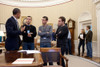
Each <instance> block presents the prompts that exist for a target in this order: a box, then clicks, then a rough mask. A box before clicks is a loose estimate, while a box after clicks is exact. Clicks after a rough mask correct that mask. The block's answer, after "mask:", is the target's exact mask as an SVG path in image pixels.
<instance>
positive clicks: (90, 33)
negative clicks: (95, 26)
mask: <svg viewBox="0 0 100 67" xmlns="http://www.w3.org/2000/svg"><path fill="white" fill-rule="evenodd" d="M92 37H93V33H92V31H90V30H89V31H88V33H87V34H86V43H88V42H92Z"/></svg>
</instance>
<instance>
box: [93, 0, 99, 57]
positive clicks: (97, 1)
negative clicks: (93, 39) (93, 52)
mask: <svg viewBox="0 0 100 67" xmlns="http://www.w3.org/2000/svg"><path fill="white" fill-rule="evenodd" d="M93 2H94V4H95V5H96V16H97V54H98V55H97V57H100V0H94V1H93Z"/></svg>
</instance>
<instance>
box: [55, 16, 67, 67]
mask: <svg viewBox="0 0 100 67" xmlns="http://www.w3.org/2000/svg"><path fill="white" fill-rule="evenodd" d="M65 22H66V19H65V17H63V16H61V17H59V20H58V29H57V31H56V37H57V47H60V48H61V53H62V55H64V52H66V43H67V37H68V27H67V25H65ZM58 64H59V63H58ZM62 66H63V67H65V63H64V59H62Z"/></svg>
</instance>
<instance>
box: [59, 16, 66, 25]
mask: <svg viewBox="0 0 100 67" xmlns="http://www.w3.org/2000/svg"><path fill="white" fill-rule="evenodd" d="M65 22H66V18H65V17H63V16H61V17H59V19H58V26H62V25H64V24H65Z"/></svg>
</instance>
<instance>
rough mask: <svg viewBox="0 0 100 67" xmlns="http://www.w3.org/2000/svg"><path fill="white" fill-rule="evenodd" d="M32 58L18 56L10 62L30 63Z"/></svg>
mask: <svg viewBox="0 0 100 67" xmlns="http://www.w3.org/2000/svg"><path fill="white" fill-rule="evenodd" d="M33 60H34V58H18V59H16V60H15V61H14V62H13V63H12V64H32V63H33Z"/></svg>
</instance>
